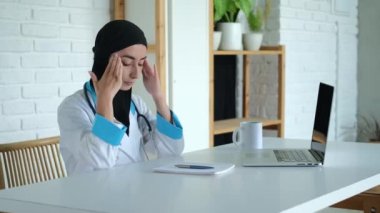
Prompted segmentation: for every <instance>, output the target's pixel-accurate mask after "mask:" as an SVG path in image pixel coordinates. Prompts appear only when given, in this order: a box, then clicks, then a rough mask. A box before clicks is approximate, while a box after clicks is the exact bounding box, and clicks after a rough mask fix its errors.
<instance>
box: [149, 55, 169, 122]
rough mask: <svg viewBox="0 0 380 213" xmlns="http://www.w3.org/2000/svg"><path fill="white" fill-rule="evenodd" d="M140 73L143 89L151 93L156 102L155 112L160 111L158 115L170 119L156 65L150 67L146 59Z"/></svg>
mask: <svg viewBox="0 0 380 213" xmlns="http://www.w3.org/2000/svg"><path fill="white" fill-rule="evenodd" d="M142 74H143V82H144V86H145V89H146V90H147V91H148V93H149V94H151V95H152V97H153V100H154V103H155V104H156V108H157V112H158V113H160V115H161V116H162V117H163V118H165V119H166V120H167V121H170V120H171V117H170V116H171V115H170V110H169V107H168V105H167V104H166V100H165V96H164V94H163V93H162V91H161V86H160V79H159V78H158V72H157V69H156V65H154V68H153V69H152V67H151V66H150V65H149V63H148V60H145V61H144V65H143V71H142Z"/></svg>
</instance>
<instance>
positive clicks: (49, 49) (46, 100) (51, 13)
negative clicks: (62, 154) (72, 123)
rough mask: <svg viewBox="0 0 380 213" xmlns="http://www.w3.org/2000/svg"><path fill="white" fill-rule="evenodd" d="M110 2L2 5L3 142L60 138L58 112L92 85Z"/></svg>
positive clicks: (46, 0)
mask: <svg viewBox="0 0 380 213" xmlns="http://www.w3.org/2000/svg"><path fill="white" fill-rule="evenodd" d="M111 2H112V1H108V0H80V1H77V0H61V1H60V0H18V1H1V2H0V29H1V30H0V143H4V142H13V141H20V140H29V139H35V138H41V137H48V136H53V135H59V129H58V124H57V119H56V116H57V115H56V111H57V107H58V105H59V104H60V102H61V101H62V100H63V98H65V97H66V96H68V95H70V94H72V93H73V92H75V91H76V90H78V89H80V88H82V85H83V83H84V81H86V80H88V73H87V72H88V71H89V70H90V69H91V66H92V60H93V59H92V57H93V56H92V51H91V48H92V46H93V43H94V39H95V36H96V33H97V31H98V30H99V29H100V27H101V26H102V25H104V24H105V23H106V22H108V21H109V20H110V18H111V13H110V12H111V11H110V9H111Z"/></svg>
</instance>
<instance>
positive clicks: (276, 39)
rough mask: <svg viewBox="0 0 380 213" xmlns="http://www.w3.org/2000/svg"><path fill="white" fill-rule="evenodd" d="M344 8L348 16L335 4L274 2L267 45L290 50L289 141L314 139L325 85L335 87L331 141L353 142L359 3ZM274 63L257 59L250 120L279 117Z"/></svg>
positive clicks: (291, 0) (314, 0) (296, 0)
mask: <svg viewBox="0 0 380 213" xmlns="http://www.w3.org/2000/svg"><path fill="white" fill-rule="evenodd" d="M345 3H346V4H347V5H348V6H347V8H349V11H341V10H340V9H341V8H335V1H334V0H325V1H317V0H281V1H273V8H272V14H271V18H270V21H269V24H268V26H267V30H268V31H267V32H266V34H265V37H264V38H265V41H264V43H265V44H283V45H285V46H286V60H285V64H286V74H285V79H286V80H285V82H286V83H285V85H286V89H285V93H286V97H285V101H286V102H285V137H288V138H305V139H310V137H311V130H312V126H313V119H314V112H315V104H316V96H317V90H318V83H319V82H320V81H323V82H326V83H329V84H332V85H334V86H335V87H336V90H335V99H334V106H333V107H334V109H333V112H332V118H331V123H330V124H331V125H330V132H329V138H330V139H338V140H351V141H353V140H355V122H356V119H355V116H356V108H357V77H356V75H357V38H356V36H357V33H358V30H357V5H358V1H357V0H349V1H346V2H345ZM277 20H279V25H277V23H276V21H277ZM276 27H277V29H276ZM277 34H278V35H277ZM267 35H269V36H267ZM276 63H277V62H276V59H271V58H268V57H265V58H264V57H254V58H253V62H252V70H251V73H252V74H251V77H252V78H251V85H252V88H251V91H252V95H251V114H252V115H259V116H266V117H276V116H277V112H276V103H275V101H276V99H277V93H276V90H277V87H275V86H273V85H276V84H277V81H274V79H277V72H276V69H275V68H274V67H273V66H277V64H276ZM264 94H265V95H264Z"/></svg>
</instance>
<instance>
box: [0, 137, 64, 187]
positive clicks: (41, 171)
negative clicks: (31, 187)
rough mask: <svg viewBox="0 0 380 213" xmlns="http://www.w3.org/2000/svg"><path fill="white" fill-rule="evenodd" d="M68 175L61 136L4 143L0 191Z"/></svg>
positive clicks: (0, 162) (0, 153) (1, 151)
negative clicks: (61, 150)
mask: <svg viewBox="0 0 380 213" xmlns="http://www.w3.org/2000/svg"><path fill="white" fill-rule="evenodd" d="M66 176H67V173H66V168H65V165H64V163H63V159H62V156H61V152H60V151H59V137H51V138H44V139H37V140H30V141H22V142H17V143H8V144H0V189H4V188H12V187H16V186H22V185H27V184H32V183H37V182H42V181H47V180H52V179H56V178H62V177H66Z"/></svg>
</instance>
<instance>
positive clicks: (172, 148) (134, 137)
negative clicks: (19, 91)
mask: <svg viewBox="0 0 380 213" xmlns="http://www.w3.org/2000/svg"><path fill="white" fill-rule="evenodd" d="M88 94H89V97H90V102H91V104H92V105H93V106H94V101H93V100H92V98H91V95H90V92H88ZM132 99H133V101H134V103H135V104H136V107H137V109H138V111H139V112H140V113H141V114H142V115H144V116H146V118H147V119H148V120H149V123H150V124H151V126H152V129H153V131H152V133H151V134H150V133H149V131H148V129H147V128H144V129H143V130H141V126H144V125H140V128H139V125H138V123H137V111H135V110H133V109H132V108H133V106H132V105H133V104H132V103H131V111H130V114H129V119H130V127H129V136H128V135H127V134H125V133H124V135H123V136H122V140H121V143H120V145H111V144H109V143H107V142H105V141H104V140H102V139H100V138H99V137H97V136H96V135H95V134H94V133H93V132H92V127H93V124H94V119H95V115H94V113H93V111H92V110H91V108H90V106H89V103H88V102H87V101H86V97H85V94H84V90H79V91H77V92H76V93H74V94H73V95H71V96H69V97H67V98H66V99H65V100H64V101H63V102H62V103H61V105H60V106H59V108H58V124H59V129H60V150H61V153H62V157H63V160H64V162H65V166H66V170H67V173H68V174H69V175H71V174H75V173H82V172H87V171H93V170H97V169H105V168H112V167H114V166H119V165H125V164H129V163H133V162H139V161H144V160H147V157H146V156H147V155H146V154H145V152H147V154H148V156H149V158H150V159H152V158H155V157H162V156H173V155H180V154H181V153H182V151H183V148H184V140H183V135H182V127H181V124H180V123H179V121H178V120H177V119H176V118H175V119H176V121H177V123H176V122H174V123H176V124H171V123H169V122H167V124H165V126H166V127H169V129H170V128H173V130H175V131H176V132H177V133H180V134H179V135H180V137H178V134H177V137H176V138H172V137H170V136H169V135H170V134H165V133H164V132H162V130H161V131H160V130H159V129H158V128H157V125H156V123H157V119H156V115H153V114H152V113H151V112H150V110H149V109H148V107H147V106H146V104H145V103H144V102H143V100H142V99H141V98H140V97H138V96H135V95H132ZM140 120H141V119H139V121H140ZM161 122H162V121H161ZM110 123H111V122H110ZM111 124H112V123H111ZM113 125H116V126H118V127H119V128H121V127H123V124H121V123H118V122H114V123H113ZM142 138H144V140H141V139H142ZM152 139H153V140H152ZM142 141H143V142H142ZM142 143H144V144H145V145H144V146H142V145H141V144H142ZM143 147H145V148H143Z"/></svg>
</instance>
